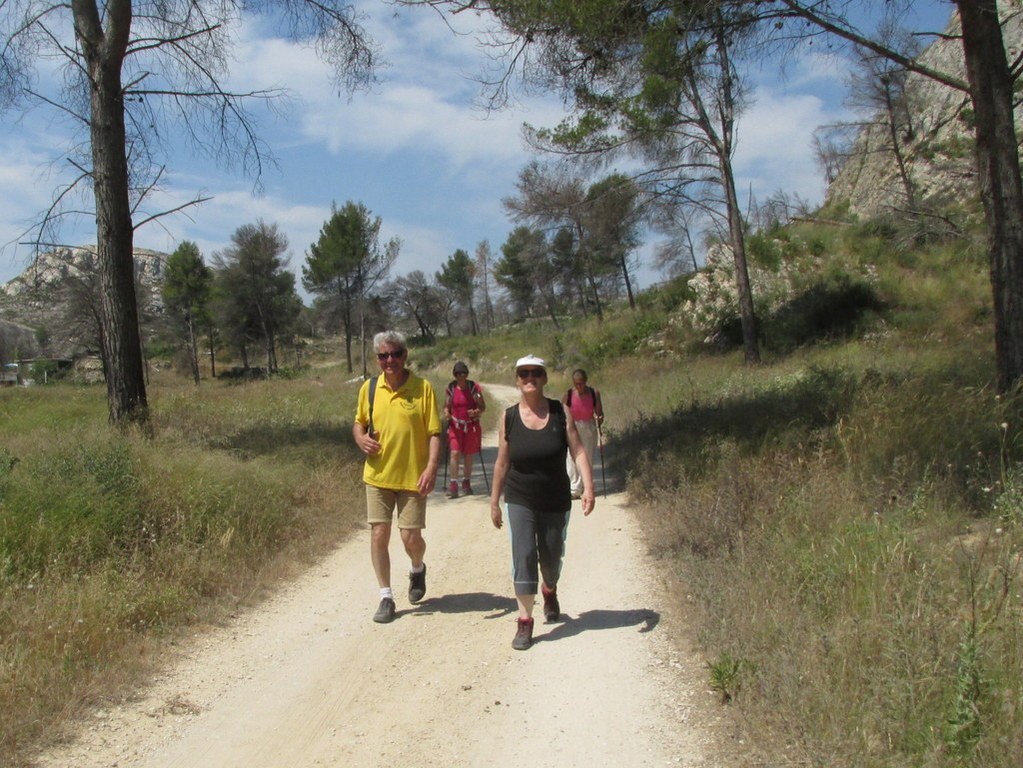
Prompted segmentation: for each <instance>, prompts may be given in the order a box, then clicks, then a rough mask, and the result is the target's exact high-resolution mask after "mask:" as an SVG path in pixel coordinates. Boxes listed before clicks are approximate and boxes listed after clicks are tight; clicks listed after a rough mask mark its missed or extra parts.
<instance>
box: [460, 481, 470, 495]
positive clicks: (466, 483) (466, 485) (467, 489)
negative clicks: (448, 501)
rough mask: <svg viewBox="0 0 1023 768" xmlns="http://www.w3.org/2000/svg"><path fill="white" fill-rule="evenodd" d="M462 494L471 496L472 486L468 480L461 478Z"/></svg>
mask: <svg viewBox="0 0 1023 768" xmlns="http://www.w3.org/2000/svg"><path fill="white" fill-rule="evenodd" d="M462 495H463V496H472V486H471V485H469V481H468V480H463V481H462Z"/></svg>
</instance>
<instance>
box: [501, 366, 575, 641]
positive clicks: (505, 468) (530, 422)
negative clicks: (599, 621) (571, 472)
mask: <svg viewBox="0 0 1023 768" xmlns="http://www.w3.org/2000/svg"><path fill="white" fill-rule="evenodd" d="M515 376H516V383H517V385H518V388H519V394H520V398H519V402H518V403H516V404H515V405H513V406H511V407H510V408H508V409H507V410H506V411H505V413H504V418H502V419H501V421H500V423H499V425H498V433H499V437H498V447H497V462H496V463H495V465H494V483H493V486H492V488H491V492H490V517H491V520H492V521H493V523H494V527H496V528H501V527H502V525H503V524H504V510H502V509H501V503H500V502H501V494H502V492H503V493H504V501H505V506H506V507H507V513H508V524H509V527H510V528H511V540H512V573H513V580H514V586H515V599H516V601H517V602H518V606H519V618H518V626H517V631H516V634H515V639H514V640H513V641H512V647H513V648H515V649H517V650H526V649H527V648H529V646H530V645H532V640H533V605H534V603H535V602H536V593H537V591H538V588H539V591H540V592H541V593H542V594H543V603H544V606H543V608H544V618H545V619H546V621H547V622H548V623H550V622H554V621H557V620H558V618H559V617H560V614H561V606H560V604H559V601H558V592H557V587H558V579H559V577H560V576H561V561H562V555H563V553H564V543H565V535H566V531H567V526H568V518H569V512H570V510H571V508H572V496H571V491H570V489H569V481H568V474H567V472H566V471H565V458H566V453H567V452H571V454H572V458H573V459H574V460H575V461H576V463H577V465H578V466H579V469H580V474H582V476H583V494H582V508H583V514H584V515H588V514H590V512H592V511H593V503H594V495H593V472H592V468H591V464H590V459H589V457H588V456H587V455H586V450H585V449H584V448H583V445H582V442H581V441H580V439H579V433H578V431H577V430H576V427H575V424H574V423H573V422H572V419H569V418H566V416H565V409H564V407H563V406H562V404H561V403H560V402H559V401H557V400H551V399H550V398H548V397H546V396H544V393H543V388H544V384H546V383H547V369H546V366H545V364H544V361H543V360H542V359H540V358H539V357H534V356H533V355H527V356H526V357H523V358H520V359H519V360H518V361H517V362H516V365H515ZM541 576H542V577H543V583H542V584H541V583H540V577H541Z"/></svg>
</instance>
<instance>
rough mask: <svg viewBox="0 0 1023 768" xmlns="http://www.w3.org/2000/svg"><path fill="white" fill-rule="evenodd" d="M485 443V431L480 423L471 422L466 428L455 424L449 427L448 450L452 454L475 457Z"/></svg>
mask: <svg viewBox="0 0 1023 768" xmlns="http://www.w3.org/2000/svg"><path fill="white" fill-rule="evenodd" d="M482 443H483V430H482V429H480V423H479V422H478V421H471V422H469V423H468V424H467V425H465V428H464V429H463V428H462V427H460V426H458V425H456V424H454V423H453V422H452V423H451V424H450V425H448V448H449V449H450V450H451V452H452V453H460V454H462V455H463V456H473V455H475V454H477V453H479V452H480V447H481V445H482Z"/></svg>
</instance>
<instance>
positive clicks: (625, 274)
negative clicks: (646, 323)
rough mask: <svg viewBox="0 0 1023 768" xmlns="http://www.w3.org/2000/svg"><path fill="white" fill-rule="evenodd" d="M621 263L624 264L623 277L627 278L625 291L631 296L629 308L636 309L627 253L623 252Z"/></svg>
mask: <svg viewBox="0 0 1023 768" xmlns="http://www.w3.org/2000/svg"><path fill="white" fill-rule="evenodd" d="M620 263H621V266H622V277H624V278H625V292H626V293H627V294H628V296H629V309H635V308H636V297H635V296H633V295H632V281H631V280H630V279H629V265H628V263H627V262H626V260H625V254H624V253H623V254H622V258H621V261H620Z"/></svg>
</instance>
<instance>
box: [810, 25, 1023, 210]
mask: <svg viewBox="0 0 1023 768" xmlns="http://www.w3.org/2000/svg"><path fill="white" fill-rule="evenodd" d="M946 33H947V37H945V38H941V39H939V40H937V41H936V42H935V43H933V44H932V45H931V46H930V47H928V48H927V49H926V50H925V51H924V52H923V53H922V54H921V55H920V60H921V61H922V62H924V63H926V64H927V65H928V66H929V67H931V68H932V69H936V70H940V71H943V72H948V73H951V74H954V75H955V76H957V77H959V78H961V79H962V80H965V79H966V72H965V65H964V63H963V55H962V47H961V45H960V43H959V41H958V39H957V36H958V35H959V34H960V30H959V22H958V17H953V20H952V22H951V23H950V25H949V27H948V29H947V30H946ZM1003 35H1004V38H1005V41H1006V47H1007V49H1008V55H1009V58H1010V59H1014V58H1015V57H1016V56H1017V55H1018V54H1019V51H1020V47H1021V45H1020V42H1021V41H1023V21H1021V17H1020V15H1019V14H1018V13H1015V14H1014V15H1013V16H1011V17H1009V18H1006V20H1005V27H1004V32H1003ZM906 99H907V100H908V102H909V105H910V109H911V112H912V114H913V120H914V121H915V124H914V125H913V131H912V132H911V134H910V136H909V137H906V136H905V134H903V137H902V138H903V142H902V151H903V154H904V157H905V158H906V160H907V163H906V167H907V175H908V177H909V179H910V180H911V183H912V188H913V190H914V192H915V195H916V200H915V206H914V207H919V206H921V205H926V206H927V207H929V208H932V209H941V208H943V207H945V206H946V205H948V204H949V203H952V202H962V201H963V200H964V199H969V198H971V197H972V196H973V195H975V194H976V169H975V167H974V161H973V154H972V147H973V130H972V125H971V118H972V107H971V105H970V100H969V97H968V95H967V94H965V93H963V92H962V91H957V90H954V89H952V88H949V87H948V86H946V85H942V84H941V83H938V82H936V81H934V80H931V79H929V78H926V77H924V76H922V75H917V74H910V75H909V77H908V80H907V84H906ZM1019 119H1020V113H1019V111H1017V121H1019ZM826 202H827V204H828V207H831V208H836V207H846V206H847V207H848V210H849V212H850V213H852V214H854V215H857V216H859V217H860V218H861V219H869V218H875V217H878V216H885V215H891V214H892V213H894V212H898V211H902V210H904V209H905V208H906V207H907V203H908V201H907V193H906V186H905V184H904V182H903V179H902V178H901V177H900V174H899V169H898V165H897V163H896V160H895V156H894V153H893V151H892V141H891V137H890V131H889V128H888V126H887V124H886V123H885V122H884V121H883V120H882V119H881V118H880V117H879V118H878V119H877V122H875V123H873V124H871V125H868V126H866V127H865V128H863V129H862V130H860V132H859V134H858V136H857V138H856V140H855V143H854V145H853V148H852V152H851V153H850V156H849V158H848V159H847V160H846V162H845V164H844V165H843V167H842V169H841V171H840V172H839V174H838V176H837V177H836V178H835V180H834V181H833V182H832V183H831V184H830V186H829V187H828V193H827V201H826Z"/></svg>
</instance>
